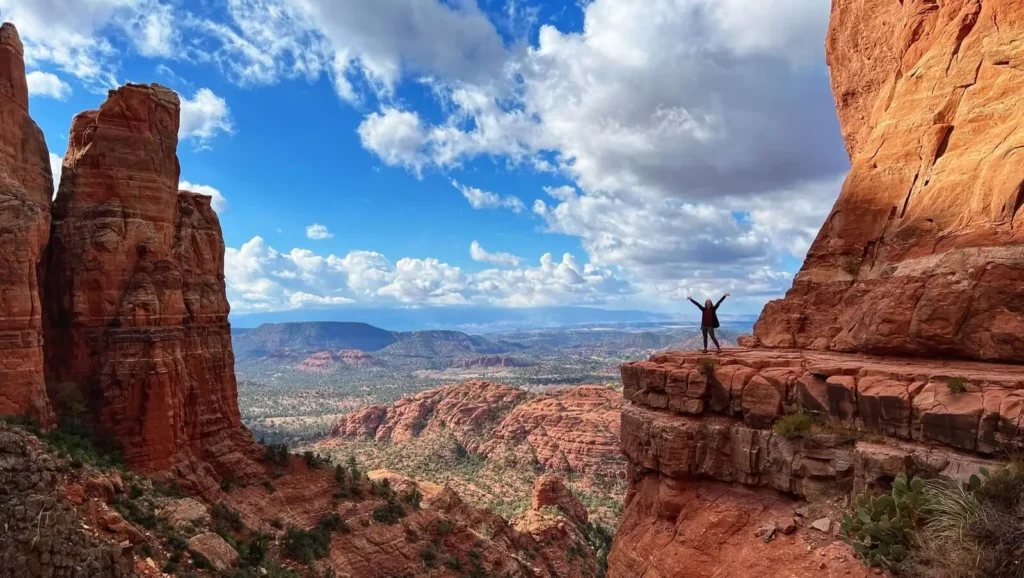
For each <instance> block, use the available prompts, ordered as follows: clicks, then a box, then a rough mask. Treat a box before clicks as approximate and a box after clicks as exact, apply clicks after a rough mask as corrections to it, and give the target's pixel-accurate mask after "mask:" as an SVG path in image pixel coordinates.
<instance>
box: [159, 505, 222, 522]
mask: <svg viewBox="0 0 1024 578" xmlns="http://www.w3.org/2000/svg"><path fill="white" fill-rule="evenodd" d="M159 515H160V516H161V517H162V518H165V519H166V520H167V524H168V525H170V526H171V527H172V528H177V527H178V526H181V525H183V524H192V525H195V526H198V525H202V524H208V523H209V522H210V513H209V512H208V511H207V510H206V506H204V505H203V504H202V503H200V502H198V501H196V500H194V499H192V498H181V499H180V500H174V501H173V502H170V503H168V504H167V505H166V506H164V507H163V508H162V509H161V510H160V512H159Z"/></svg>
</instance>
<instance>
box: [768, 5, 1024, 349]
mask: <svg viewBox="0 0 1024 578" xmlns="http://www.w3.org/2000/svg"><path fill="white" fill-rule="evenodd" d="M1022 33H1024V4H1021V3H1020V2H1017V1H1015V0H952V1H948V2H935V1H934V0H903V1H900V0H863V1H861V0H858V1H853V0H836V1H834V2H833V4H832V21H831V26H830V29H829V36H828V41H827V44H826V48H827V55H828V63H829V66H830V68H831V75H832V85H833V91H834V93H835V98H836V105H837V109H838V113H839V119H840V122H841V125H842V131H843V135H844V137H845V139H846V145H847V150H848V151H849V154H850V159H851V161H852V164H853V166H852V169H851V170H850V173H849V176H848V177H847V179H846V183H845V184H844V186H843V189H842V193H841V194H840V196H839V199H838V201H836V204H835V207H834V208H833V209H832V212H831V214H830V215H829V217H828V219H827V220H826V221H825V224H824V226H823V227H822V229H821V231H820V233H819V234H818V237H817V239H816V240H815V242H814V244H813V245H812V247H811V249H810V251H809V253H808V255H807V260H806V261H805V262H804V265H803V268H802V269H801V271H800V273H799V274H798V275H797V277H796V279H795V281H794V284H793V288H792V289H791V290H790V291H789V293H787V295H786V298H785V299H783V300H780V301H775V302H772V303H770V304H768V306H767V307H765V310H764V312H763V313H762V315H761V318H760V319H759V321H758V322H757V325H756V326H755V335H756V336H757V337H758V338H759V340H760V342H761V344H763V345H766V346H770V347H783V348H786V347H800V348H811V349H819V350H838V351H860V352H868V353H878V354H889V355H892V354H897V355H915V356H955V357H960V358H970V359H983V360H998V361H1017V362H1020V361H1024V282H1022V281H1024V210H1022V206H1024V163H1022V162H1021V161H1020V155H1022V154H1024V132H1022V131H1020V130H1018V126H1017V125H1018V116H1017V115H1016V114H1015V113H1014V112H1012V111H1017V110H1021V109H1022V105H1024V69H1022V67H1024V48H1022V46H1021V44H1020V42H1019V38H1020V36H1021V34H1022Z"/></svg>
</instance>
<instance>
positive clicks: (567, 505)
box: [530, 474, 587, 526]
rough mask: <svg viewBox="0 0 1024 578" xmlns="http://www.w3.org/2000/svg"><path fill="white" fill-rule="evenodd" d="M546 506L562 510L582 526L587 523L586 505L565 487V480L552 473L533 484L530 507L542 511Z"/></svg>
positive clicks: (540, 477) (539, 478)
mask: <svg viewBox="0 0 1024 578" xmlns="http://www.w3.org/2000/svg"><path fill="white" fill-rule="evenodd" d="M546 506H550V507H552V508H557V509H558V510H561V512H562V514H564V515H565V516H566V517H567V518H569V520H571V521H572V522H574V523H576V524H579V525H581V526H582V525H585V524H586V523H587V508H586V506H584V505H583V503H582V502H580V500H579V498H577V497H576V496H575V495H573V493H572V492H570V491H569V488H567V487H565V482H563V481H562V479H561V478H559V477H558V476H555V475H552V474H545V475H543V476H539V477H538V478H537V481H536V482H534V485H533V499H532V501H531V504H530V508H531V509H533V510H537V511H540V509H541V508H544V507H546Z"/></svg>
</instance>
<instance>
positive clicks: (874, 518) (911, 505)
mask: <svg viewBox="0 0 1024 578" xmlns="http://www.w3.org/2000/svg"><path fill="white" fill-rule="evenodd" d="M924 490H925V484H924V481H923V480H921V479H920V478H912V479H909V480H908V479H907V477H906V476H905V475H903V474H900V475H899V476H897V477H896V480H895V481H893V484H892V492H891V494H888V495H887V494H883V495H881V496H872V495H870V494H867V493H862V494H860V495H859V496H857V500H856V505H857V509H856V511H855V512H854V514H852V515H851V514H847V515H846V516H844V517H843V523H842V530H843V539H844V540H845V541H846V542H847V543H849V544H850V545H851V546H853V549H854V551H855V552H856V553H857V555H858V556H860V557H861V558H862V559H863V560H864V563H865V564H867V565H868V566H870V567H881V568H884V569H886V570H892V569H894V568H896V567H897V566H898V565H899V563H900V562H902V561H903V559H904V558H906V556H907V554H908V552H909V549H910V548H911V547H912V545H913V543H914V530H915V529H916V528H917V525H918V519H919V518H920V512H919V508H920V507H921V505H922V501H923V494H924Z"/></svg>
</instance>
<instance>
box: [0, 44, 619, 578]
mask: <svg viewBox="0 0 1024 578" xmlns="http://www.w3.org/2000/svg"><path fill="white" fill-rule="evenodd" d="M179 113H180V111H179V99H178V97H177V95H176V94H175V93H173V92H172V91H170V90H168V89H166V88H164V87H161V86H159V85H156V84H152V85H141V84H129V85H127V86H124V87H121V88H119V89H117V90H113V91H110V93H109V95H108V98H107V100H106V101H105V102H104V103H103V104H102V105H101V106H100V108H99V110H94V111H88V112H84V113H81V114H80V115H78V116H77V117H75V119H74V121H73V124H72V128H71V134H70V137H69V139H68V142H69V146H68V150H67V154H66V155H65V157H64V162H63V172H62V175H61V176H62V178H61V184H60V190H59V191H58V192H57V195H56V197H55V198H54V199H53V201H52V203H51V196H52V194H53V185H52V182H53V179H52V175H51V174H50V169H49V162H48V152H47V149H46V146H45V143H44V141H43V138H42V134H41V132H40V131H39V129H38V128H37V127H36V125H35V124H34V123H33V122H32V120H31V118H29V116H28V93H27V89H26V81H25V68H24V62H23V58H22V45H21V43H20V41H19V39H18V35H17V31H16V30H15V29H14V27H13V26H11V25H9V24H4V25H3V28H2V29H0V128H2V131H0V416H2V417H6V416H23V417H29V418H33V419H35V420H36V421H37V422H39V424H40V426H42V427H43V429H49V428H51V427H53V426H54V425H55V424H56V422H57V421H58V417H59V418H61V419H65V418H74V419H75V420H77V421H79V422H81V421H84V422H87V423H89V424H90V425H92V426H93V428H94V429H95V430H96V432H97V433H98V434H100V435H101V436H104V437H106V436H109V437H110V438H111V439H112V440H113V441H114V442H116V444H117V446H118V447H119V448H120V451H121V454H122V455H123V456H124V458H125V459H126V461H127V462H128V465H130V466H131V467H132V468H133V469H134V470H136V471H137V472H142V473H145V474H147V476H145V477H141V476H136V477H134V481H132V482H131V486H132V488H129V484H128V483H125V481H124V480H122V479H121V477H120V475H119V474H118V473H117V472H116V471H113V470H107V471H101V470H98V469H96V468H93V467H84V468H75V467H72V466H71V465H69V464H71V463H73V462H70V460H68V459H67V458H61V457H59V456H57V455H55V454H54V453H52V452H51V451H49V450H48V449H47V448H46V446H45V444H44V443H42V442H41V440H39V439H38V438H36V437H34V436H32V435H29V434H27V433H25V432H24V431H22V430H21V429H19V428H12V427H10V426H8V425H5V424H4V423H2V422H0V519H2V520H4V528H5V530H4V531H3V532H0V578H15V577H16V578H23V577H25V576H69V577H70V576H76V577H77V576H85V575H89V576H102V577H107V576H109V577H115V578H120V577H126V576H162V575H164V574H163V573H162V572H161V571H160V570H159V569H158V568H159V567H160V566H161V565H162V564H164V563H165V562H168V561H169V560H171V558H172V556H171V552H170V551H169V550H167V546H166V544H167V543H168V542H166V541H165V540H164V539H163V538H162V537H160V536H159V535H155V534H154V530H153V529H152V528H151V526H147V525H142V523H140V522H137V521H132V519H131V516H122V514H121V513H119V512H118V511H117V509H116V506H118V505H119V504H121V505H123V504H124V503H125V502H126V501H132V502H133V503H134V504H135V507H136V508H139V507H142V506H140V505H139V504H140V503H143V504H144V503H149V502H147V501H148V500H155V501H156V505H158V506H159V507H160V509H159V511H160V512H161V513H160V514H158V515H159V516H161V518H162V519H166V520H167V522H165V523H171V524H173V523H174V522H173V520H174V519H178V518H180V517H181V516H186V517H188V518H189V519H190V520H192V521H191V522H190V523H188V524H185V525H184V528H191V529H192V530H195V532H190V533H189V534H186V535H184V537H185V538H188V548H189V549H190V550H192V551H196V552H201V553H203V554H204V555H205V556H206V558H207V559H208V561H209V563H210V564H212V565H213V566H214V567H222V568H225V569H228V571H230V568H229V567H231V566H233V565H236V564H238V563H239V556H238V552H235V551H234V549H233V548H232V546H231V545H230V544H229V543H228V542H227V541H225V540H223V539H222V538H221V537H220V536H217V535H216V534H214V533H211V532H210V531H209V530H212V529H213V527H212V524H211V516H210V513H211V512H215V511H216V510H215V509H214V508H213V505H214V504H218V503H220V504H223V505H224V506H226V507H228V508H231V509H233V510H236V511H238V512H239V513H240V516H241V523H242V530H240V531H238V532H234V535H235V536H236V537H239V538H241V537H243V536H244V537H247V538H248V537H252V535H253V533H254V532H257V531H259V532H265V533H269V534H273V535H275V536H276V538H278V539H279V538H280V537H281V535H283V534H284V528H285V527H286V526H285V524H286V525H287V527H291V526H297V527H300V528H304V529H309V528H312V527H314V526H316V525H317V523H318V521H319V520H320V518H321V516H323V515H324V514H325V513H328V512H335V513H338V514H341V515H343V516H344V518H345V519H347V520H349V521H351V522H352V523H351V524H350V531H349V532H346V533H343V534H338V533H336V534H334V535H332V538H331V542H330V545H329V552H328V555H327V557H326V558H324V559H323V560H319V561H317V569H316V573H317V574H316V575H321V573H322V571H328V570H331V571H334V572H337V573H339V575H341V576H360V577H363V576H365V577H381V578H383V577H385V576H397V575H410V576H412V575H427V574H429V575H431V576H451V577H454V576H458V575H462V574H463V573H464V571H468V570H472V571H474V572H482V573H483V574H484V575H488V576H509V577H522V578H533V577H552V578H553V577H554V576H556V575H557V576H580V577H582V576H585V575H593V574H594V573H595V572H596V561H595V558H594V556H593V553H592V552H591V553H589V554H587V552H589V550H588V549H587V545H586V541H585V538H584V536H583V532H584V528H582V527H581V526H580V523H581V521H580V519H579V517H578V516H575V514H577V513H578V508H577V507H576V505H573V504H571V501H570V502H565V504H569V505H568V506H565V507H563V508H558V507H557V506H556V507H555V508H554V509H553V510H552V508H545V512H534V511H532V510H531V511H529V512H527V513H526V514H525V516H527V518H524V520H523V521H521V522H517V524H519V525H518V526H517V527H518V528H519V529H517V527H513V526H512V525H510V523H509V522H506V521H505V520H503V519H502V518H500V517H498V516H496V515H494V514H492V513H491V512H489V511H486V510H480V509H477V508H474V507H471V506H469V505H467V504H465V503H464V502H462V500H461V498H460V497H459V496H458V495H457V494H456V493H455V492H454V491H452V490H451V489H450V488H441V489H439V490H438V492H436V493H435V494H436V495H433V496H431V497H428V499H427V500H425V505H426V506H427V507H425V508H422V509H418V510H414V511H410V512H408V513H407V515H406V516H405V517H404V518H403V519H402V523H400V524H385V523H379V522H377V521H375V520H376V518H375V515H374V513H375V509H376V508H378V507H381V506H383V504H384V500H383V498H380V497H379V496H373V495H370V492H369V488H368V487H367V488H364V489H363V490H362V491H363V497H362V498H360V499H350V500H339V499H338V497H337V496H336V494H337V491H338V482H337V481H336V479H335V475H334V471H333V470H332V469H327V468H320V469H316V468H312V467H310V466H309V465H307V464H305V463H304V461H303V460H302V459H299V458H297V457H295V456H290V457H286V458H285V460H284V462H283V463H282V462H281V461H280V459H276V460H270V459H268V453H267V452H266V450H265V449H264V448H262V447H261V446H260V445H258V444H256V443H255V442H254V441H253V439H252V436H251V434H250V433H249V432H248V430H246V429H245V427H244V426H243V425H242V424H241V422H240V419H239V411H238V404H237V391H236V383H235V375H234V355H233V351H232V344H231V338H230V328H229V324H228V311H229V305H228V302H227V299H226V292H225V284H224V242H223V238H222V235H221V230H220V224H219V221H218V217H217V214H216V213H215V212H214V211H213V209H212V208H211V204H210V199H209V198H208V197H205V196H202V195H197V194H194V193H190V192H185V191H178V188H177V185H178V182H179V164H178V158H177V154H176V147H177V133H178V123H179ZM51 213H52V226H51ZM338 356H339V357H340V358H341V359H342V360H343V361H344V362H348V361H349V360H350V359H351V360H356V361H360V360H362V355H361V354H357V353H353V352H339V353H338ZM480 411H483V412H485V413H486V412H487V411H488V410H487V408H486V407H483V408H481V409H480ZM450 417H451V419H453V420H454V421H458V419H459V418H458V417H457V416H454V415H453V416H450ZM464 418H465V420H466V421H467V422H472V420H473V416H472V415H467V416H464ZM609 445H610V447H612V448H614V443H611V444H609ZM152 480H156V481H160V482H171V483H173V484H174V485H176V486H177V487H178V488H179V489H182V490H184V491H185V492H186V493H188V494H191V496H192V498H188V499H183V500H178V501H176V500H174V499H172V498H170V497H167V496H161V495H157V494H154V493H153V492H155V489H153V488H151V486H150V484H151V483H152ZM140 484H141V485H140ZM136 487H140V488H141V487H146V488H151V489H149V490H143V492H142V493H143V495H144V497H142V498H141V499H142V500H143V501H141V502H140V500H138V499H136V498H139V496H136V493H137V490H136V489H135V488H136ZM129 490H130V491H129ZM424 493H425V494H426V493H427V492H426V491H424ZM548 493H550V494H552V495H559V496H561V497H562V498H563V499H567V498H566V496H565V495H564V494H565V492H564V491H563V492H561V493H560V492H558V491H556V490H550V491H549V492H548ZM577 504H578V502H577ZM547 505H549V504H547V503H543V505H542V506H540V507H544V506H547ZM563 505H564V504H563ZM204 510H205V511H204ZM123 511H125V512H127V510H123ZM570 514H572V515H573V517H572V518H570ZM482 525H485V526H486V527H487V528H489V533H488V534H487V535H483V534H480V533H478V532H477V531H478V529H480V528H481V527H482ZM177 530H179V531H180V530H182V527H178V528H177ZM541 540H543V542H541ZM143 544H145V545H146V546H148V548H149V550H148V552H149V553H147V554H144V555H143V558H139V557H138V556H139V550H138V549H136V550H134V551H133V549H132V546H133V545H138V546H141V545H143ZM275 544H279V542H275ZM426 544H433V547H434V548H436V549H437V555H438V556H440V555H442V554H443V555H444V556H445V559H444V560H442V561H443V562H446V563H447V564H453V560H457V561H458V564H461V565H462V566H461V568H463V570H456V569H454V568H451V567H449V566H447V565H446V566H438V567H436V568H432V569H428V568H427V567H426V566H425V563H424V559H423V558H422V552H424V548H425V545H426ZM273 549H274V551H275V552H277V551H279V550H280V546H279V545H275V546H274V547H273ZM566 551H577V552H581V553H583V555H582V556H577V557H576V558H573V559H568V558H566V555H565V553H566ZM143 552H147V550H143ZM150 555H152V556H153V557H155V559H156V561H154V560H153V559H146V558H145V556H150ZM177 555H178V556H181V553H180V552H179V553H178V554H177ZM189 556H190V557H191V556H192V555H191V554H190V555H189ZM182 570H184V569H183V568H182ZM305 571H306V572H307V573H308V572H310V569H309V568H305ZM200 574H201V575H204V576H205V575H208V574H204V573H202V572H201V573H200Z"/></svg>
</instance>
